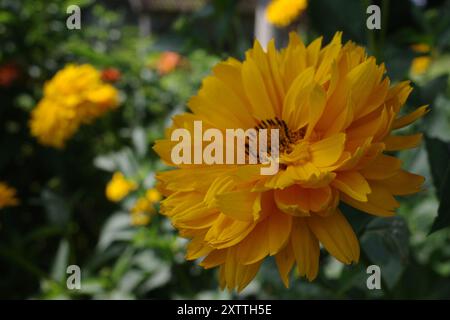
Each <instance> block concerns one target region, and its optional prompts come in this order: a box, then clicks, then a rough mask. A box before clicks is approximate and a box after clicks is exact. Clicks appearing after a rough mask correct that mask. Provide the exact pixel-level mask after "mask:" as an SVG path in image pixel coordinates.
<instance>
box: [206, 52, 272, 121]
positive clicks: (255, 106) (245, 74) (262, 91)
mask: <svg viewBox="0 0 450 320" xmlns="http://www.w3.org/2000/svg"><path fill="white" fill-rule="evenodd" d="M242 81H243V85H244V88H245V92H246V95H247V98H248V100H249V101H250V103H251V105H252V111H253V116H254V117H256V118H257V119H258V120H266V119H273V118H275V116H276V114H275V109H274V106H273V105H272V103H271V101H270V98H269V96H268V94H267V92H266V86H265V84H264V80H263V77H262V75H261V72H260V71H259V69H258V66H257V65H256V63H255V62H254V61H253V60H252V59H248V60H246V61H245V62H244V63H243V66H242ZM214 110H215V109H214Z"/></svg>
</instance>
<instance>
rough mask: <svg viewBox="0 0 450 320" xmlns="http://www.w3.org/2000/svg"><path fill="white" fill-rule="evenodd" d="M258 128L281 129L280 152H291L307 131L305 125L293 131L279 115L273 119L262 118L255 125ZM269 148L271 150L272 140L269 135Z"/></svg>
mask: <svg viewBox="0 0 450 320" xmlns="http://www.w3.org/2000/svg"><path fill="white" fill-rule="evenodd" d="M255 129H256V130H258V131H259V130H261V129H267V130H270V129H279V131H278V132H279V139H280V141H279V148H280V149H279V152H280V154H283V153H291V152H292V150H293V148H294V146H295V144H296V143H297V142H298V141H300V140H301V139H303V138H304V136H305V133H306V128H305V127H303V128H301V129H299V130H296V131H293V130H291V129H289V127H288V126H287V124H286V122H285V121H284V120H280V119H278V118H277V117H275V118H273V119H267V120H262V121H260V122H259V123H258V125H257V126H255ZM267 144H268V150H270V145H271V141H270V136H269V137H268V141H267Z"/></svg>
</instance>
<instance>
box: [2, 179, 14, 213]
mask: <svg viewBox="0 0 450 320" xmlns="http://www.w3.org/2000/svg"><path fill="white" fill-rule="evenodd" d="M16 193H17V191H16V189H14V188H12V187H10V186H9V185H8V184H6V183H4V182H0V209H2V208H5V207H13V206H16V205H18V204H19V199H17V196H16Z"/></svg>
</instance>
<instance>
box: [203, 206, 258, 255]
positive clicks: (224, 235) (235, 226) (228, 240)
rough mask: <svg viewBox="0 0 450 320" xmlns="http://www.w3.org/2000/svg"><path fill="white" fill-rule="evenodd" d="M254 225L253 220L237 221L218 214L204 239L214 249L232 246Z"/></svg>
mask: <svg viewBox="0 0 450 320" xmlns="http://www.w3.org/2000/svg"><path fill="white" fill-rule="evenodd" d="M254 227H255V224H254V223H253V222H249V221H238V220H234V219H232V218H229V217H227V216H226V215H224V214H220V215H219V217H218V218H217V219H216V221H215V222H214V223H213V224H212V226H211V227H210V229H209V230H208V232H207V233H206V235H205V241H206V242H208V244H209V245H210V246H212V247H214V248H216V249H223V248H228V247H231V246H234V245H235V244H237V243H239V242H241V241H242V240H243V239H244V238H245V237H246V236H247V235H248V234H249V233H250V232H251V231H252V230H253V228H254Z"/></svg>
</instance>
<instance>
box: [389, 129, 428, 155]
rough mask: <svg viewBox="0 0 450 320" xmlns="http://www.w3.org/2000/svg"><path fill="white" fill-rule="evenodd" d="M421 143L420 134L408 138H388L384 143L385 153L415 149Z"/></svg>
mask: <svg viewBox="0 0 450 320" xmlns="http://www.w3.org/2000/svg"><path fill="white" fill-rule="evenodd" d="M421 141H422V134H421V133H417V134H413V135H410V136H388V137H387V138H386V139H385V140H384V143H385V144H386V151H397V150H404V149H411V148H415V147H417V146H418V145H419V144H420V142H421Z"/></svg>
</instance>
